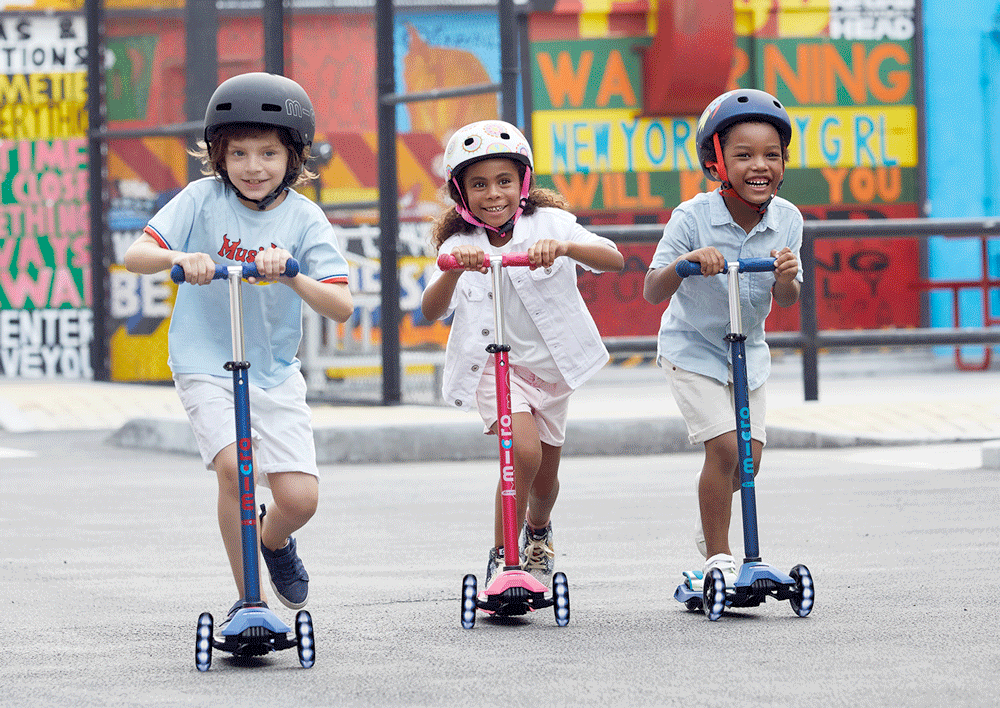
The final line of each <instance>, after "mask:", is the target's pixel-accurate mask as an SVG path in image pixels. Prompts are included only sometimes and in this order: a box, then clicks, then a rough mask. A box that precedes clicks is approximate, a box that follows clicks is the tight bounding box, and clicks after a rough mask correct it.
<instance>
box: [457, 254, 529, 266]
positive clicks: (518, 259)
mask: <svg viewBox="0 0 1000 708" xmlns="http://www.w3.org/2000/svg"><path fill="white" fill-rule="evenodd" d="M437 263H438V268H440V269H441V270H457V269H459V268H461V267H462V266H461V265H460V264H459V262H458V261H457V260H456V259H455V256H453V255H451V254H450V253H442V254H441V255H440V256H438V261H437ZM500 265H501V266H528V267H531V260H530V259H529V258H528V254H527V253H505V254H503V255H502V256H501V257H500ZM483 266H484V267H486V268H489V267H490V256H489V254H488V253H487V254H484V255H483Z"/></svg>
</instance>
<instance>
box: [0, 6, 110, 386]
mask: <svg viewBox="0 0 1000 708" xmlns="http://www.w3.org/2000/svg"><path fill="white" fill-rule="evenodd" d="M86 39H87V37H86V26H85V23H84V21H83V18H82V16H80V15H70V14H66V15H60V14H51V15H46V16H39V15H31V16H28V15H18V14H17V13H13V12H5V13H4V14H3V16H2V17H0V67H2V70H0V175H2V178H0V180H2V181H0V197H2V204H0V219H2V223H3V231H2V232H0V376H4V377H19V378H28V379H34V378H91V377H92V376H93V369H92V367H91V362H90V341H91V339H92V326H91V321H92V317H91V310H90V302H89V301H90V248H89V210H88V206H87V141H86V132H87V125H88V122H87V112H86V102H87V78H86V66H85V62H86Z"/></svg>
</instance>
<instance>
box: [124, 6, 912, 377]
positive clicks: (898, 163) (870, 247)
mask: <svg viewBox="0 0 1000 708" xmlns="http://www.w3.org/2000/svg"><path fill="white" fill-rule="evenodd" d="M137 2H138V0H137ZM676 4H677V3H674V2H670V1H669V0H661V1H660V2H658V3H652V2H644V1H642V0H628V1H622V2H618V1H612V2H607V1H606V0H600V1H598V0H540V1H539V2H536V3H534V4H533V7H534V8H535V11H534V12H533V13H532V14H531V15H530V17H529V18H528V40H529V44H528V47H527V52H526V56H527V57H528V63H527V65H526V66H525V67H524V71H523V74H522V80H523V81H524V84H525V87H526V88H527V94H528V95H529V96H530V105H527V106H525V107H524V109H525V113H526V115H530V119H529V120H528V121H527V126H526V127H527V128H528V129H529V130H530V132H531V134H532V140H533V144H534V151H535V159H536V165H535V168H536V175H537V177H538V180H539V182H540V184H542V185H543V186H548V187H551V188H555V189H557V190H559V191H560V192H561V193H562V194H563V195H565V196H566V198H567V199H568V200H569V201H570V203H571V205H572V210H573V211H574V213H576V214H577V216H578V217H579V218H580V219H581V221H583V222H584V223H591V224H601V223H664V222H665V221H666V220H667V219H668V218H669V215H670V212H671V210H672V209H673V208H674V206H676V205H677V204H678V203H680V202H681V201H683V200H685V199H688V198H690V197H692V196H693V195H695V194H697V193H698V192H700V191H703V190H706V189H711V188H714V187H715V185H714V184H708V183H706V181H705V179H704V176H703V175H702V172H701V170H700V168H699V167H698V164H697V158H696V151H695V146H694V133H695V123H696V120H697V115H694V114H692V115H654V114H652V113H650V112H649V111H648V110H647V108H646V106H645V105H644V98H643V95H644V92H643V81H644V80H643V76H644V74H643V71H644V69H643V61H648V60H649V57H650V54H649V52H650V51H651V48H652V47H653V45H654V43H655V39H656V37H657V33H658V31H659V30H660V24H659V23H660V19H661V18H660V16H659V14H658V13H660V12H662V13H667V12H671V11H674V10H676V8H675V7H674V5H676ZM455 12H456V11H451V10H441V11H421V12H407V11H405V10H400V9H399V8H397V13H396V26H395V29H394V38H395V56H396V71H395V76H396V90H397V91H399V92H415V91H425V90H428V89H434V88H449V87H455V86H461V85H467V84H472V83H498V82H499V81H500V67H499V63H500V57H499V55H500V51H499V29H498V25H497V19H496V15H495V13H490V12H475V11H473V12H463V13H462V21H461V22H456V21H455ZM913 13H914V7H913V2H912V0H909V2H907V1H906V0H904V1H903V2H894V3H888V4H887V3H884V2H881V1H877V0H857V1H855V2H851V3H829V2H820V3H805V4H804V3H802V2H801V1H800V0H733V36H732V40H733V41H732V43H731V46H732V47H733V55H732V60H731V68H730V73H729V76H728V77H724V81H723V84H722V85H723V86H724V87H737V86H743V87H756V88H762V89H764V90H767V91H770V92H772V93H774V94H775V95H777V96H778V97H779V98H780V99H781V100H782V101H783V102H784V103H785V105H786V106H787V107H788V110H789V113H790V115H791V117H792V123H793V129H794V133H793V141H792V149H791V160H790V162H789V164H788V169H787V172H786V178H785V182H784V185H783V187H782V192H781V193H782V195H783V196H785V197H786V198H788V199H790V200H792V201H793V202H794V203H796V204H797V205H798V206H799V207H800V208H801V209H802V211H803V213H804V214H805V216H806V218H807V219H839V218H890V217H908V216H916V215H917V213H918V211H917V207H916V198H917V197H916V191H917V189H916V180H917V167H918V166H917V157H916V145H917V132H916V108H915V105H914V86H913V81H914V75H915V73H914V57H913V24H914V23H913V17H914V14H913ZM220 25H221V30H220V33H219V56H220V59H219V62H220V79H224V78H227V77H228V76H231V75H234V74H237V73H241V72H244V71H255V70H261V69H262V51H259V52H257V51H248V49H247V48H248V47H249V48H252V47H262V46H263V30H262V26H261V23H260V20H259V18H255V17H248V16H243V15H241V16H236V15H232V16H229V15H225V14H224V15H223V16H222V17H221V18H220ZM108 33H109V40H108V48H109V51H110V53H111V54H112V56H113V62H111V65H110V68H109V76H108V81H109V85H108V88H109V90H108V115H109V124H110V127H112V128H136V127H141V126H156V125H165V124H170V123H177V122H181V121H183V120H184V119H185V117H184V115H183V104H182V101H181V100H180V99H179V98H178V97H179V96H181V95H183V86H184V76H183V56H184V51H183V48H184V44H183V42H184V37H183V35H184V32H183V26H182V23H181V21H180V20H179V19H176V18H174V19H172V18H169V17H167V18H164V17H158V18H156V19H155V21H154V19H152V18H145V19H144V18H143V17H142V16H141V15H138V14H137V13H134V12H132V13H129V14H128V15H121V16H115V15H114V13H113V12H112V13H111V14H110V16H109V20H108ZM288 45H289V46H288V52H287V57H288V60H287V63H286V66H287V67H288V73H289V75H290V76H292V77H293V78H295V79H296V80H298V81H300V82H301V83H302V84H303V86H304V87H305V88H306V90H307V91H308V92H309V94H310V95H311V96H312V97H313V101H314V104H315V105H316V107H317V141H321V142H325V143H327V144H329V146H330V157H329V159H328V160H327V161H325V162H324V163H322V164H319V165H318V166H317V167H318V171H319V173H320V180H319V181H318V182H317V183H316V184H314V185H312V186H311V187H309V188H306V189H305V190H304V192H305V193H306V194H308V195H309V196H310V197H313V198H315V199H316V200H317V201H319V202H320V203H322V204H323V205H324V208H325V209H326V211H327V214H328V216H329V217H330V219H331V221H332V222H333V223H334V224H335V226H336V229H337V234H338V239H339V240H340V246H341V248H342V249H343V250H345V251H346V252H347V255H348V259H349V261H350V263H351V266H352V272H351V287H352V289H353V290H354V291H355V292H357V293H360V294H368V296H369V297H367V301H368V302H372V301H374V300H375V295H376V294H377V293H378V291H379V262H378V230H377V228H376V226H375V225H376V223H377V212H376V210H375V209H374V208H373V203H374V202H375V200H376V199H377V196H378V166H377V153H378V146H377V141H376V116H375V106H376V96H375V82H374V76H375V37H374V26H373V20H372V18H371V17H370V16H369V15H367V14H364V13H350V12H336V11H328V12H327V11H315V12H309V13H296V14H295V15H294V16H293V18H292V22H291V25H290V28H289V31H288ZM644 55H645V58H644ZM499 109H500V106H499V104H498V100H497V97H496V96H494V95H485V96H478V97H468V98H463V99H448V100H442V101H434V102H422V103H412V104H405V105H400V106H399V107H398V109H397V123H398V127H399V135H398V140H397V152H398V156H399V159H398V174H399V198H400V215H401V218H402V220H403V222H404V225H403V227H402V231H401V234H400V244H401V252H400V269H401V273H400V277H401V285H402V298H401V306H402V309H403V318H402V325H401V337H402V343H403V346H404V347H415V346H427V345H430V346H443V344H444V342H445V340H446V337H447V327H445V326H443V325H442V324H441V323H429V322H425V321H424V320H423V319H422V318H421V316H420V314H419V301H420V295H421V293H422V289H423V287H424V284H425V283H426V279H427V276H428V273H429V272H430V270H431V269H432V268H433V260H432V259H431V258H430V257H429V254H428V253H427V236H428V233H429V229H430V220H431V219H432V218H433V217H434V216H435V215H436V214H437V213H439V211H440V210H441V209H442V208H443V206H444V203H443V200H442V192H441V189H440V186H441V183H442V179H443V175H442V174H441V165H440V162H441V155H442V152H443V147H444V144H445V142H446V141H447V138H448V136H449V135H450V134H451V132H452V131H453V130H454V129H455V128H457V127H459V126H461V125H463V124H465V123H467V122H469V121H472V120H478V119H483V118H490V117H497V116H498V115H499ZM108 169H109V174H110V177H111V194H112V213H111V214H110V215H109V216H110V219H109V221H110V223H111V226H112V241H113V251H114V253H115V254H116V260H118V261H119V262H120V254H121V252H122V251H123V249H124V248H125V247H127V245H128V243H130V242H131V240H132V239H133V238H134V237H135V236H136V235H137V234H138V233H139V231H140V230H141V228H142V225H143V224H144V223H145V221H146V220H147V219H148V218H149V216H150V215H151V214H152V213H154V212H155V210H156V209H158V208H159V206H160V205H161V204H162V203H164V202H165V200H167V199H169V198H170V196H172V195H173V194H174V193H175V192H176V190H178V189H180V188H181V187H182V186H183V184H184V181H185V179H186V157H185V154H184V146H183V144H182V143H181V141H179V140H177V139H169V138H145V139H133V140H116V141H112V142H111V143H110V145H109V158H108ZM621 248H622V251H623V252H624V253H625V256H626V269H625V273H623V274H622V275H620V276H615V277H612V276H594V275H591V274H582V275H581V278H580V287H581V290H582V292H583V293H584V294H585V297H586V299H587V300H588V303H589V305H590V307H591V310H592V311H593V312H594V314H595V318H596V319H597V321H598V324H599V326H600V328H601V331H602V333H603V334H604V335H605V336H629V337H632V336H639V337H644V336H652V335H653V334H654V333H655V331H656V329H657V326H658V321H659V316H660V312H661V311H662V306H661V307H652V306H649V305H648V304H647V303H645V301H643V300H642V297H641V290H642V288H641V286H642V278H643V276H644V273H645V270H646V265H647V264H648V262H649V259H650V257H651V256H652V251H653V248H654V244H653V243H641V244H623V245H622V246H621ZM920 257H921V254H920V253H919V251H918V248H917V246H916V244H915V243H913V242H910V241H909V240H906V239H896V240H891V241H881V240H857V239H850V240H823V241H820V242H819V243H818V244H817V259H818V262H819V271H818V272H817V273H816V275H815V277H816V279H817V289H818V295H819V321H820V326H821V327H822V328H828V329H840V328H870V327H882V326H897V327H899V326H914V325H919V324H920V319H919V318H920V313H919V305H918V303H919V298H918V297H917V296H916V287H915V286H916V283H917V281H918V279H919V277H920V272H919V271H920ZM173 287H174V286H173V285H172V284H170V283H169V282H167V281H166V279H165V278H163V277H152V278H150V277H142V278H140V277H137V276H133V275H130V274H127V273H125V272H124V269H122V268H120V267H117V266H114V267H113V273H112V291H113V300H114V303H115V311H114V313H113V315H114V321H115V332H114V336H113V340H112V352H111V354H112V375H113V377H114V378H120V379H145V378H154V379H155V378H166V377H167V376H169V372H168V371H167V369H166V364H165V361H166V347H165V332H166V323H167V319H168V317H169V311H170V306H171V302H172V297H173V292H174V290H173ZM359 300H360V299H359ZM624 311H628V312H629V317H627V318H626V317H622V316H621V313H622V312H624ZM362 319H364V320H365V322H364V324H365V325H366V326H365V327H361V326H360V325H361V324H362V323H361V320H362ZM797 326H798V312H797V309H796V308H792V309H790V310H785V309H779V308H776V310H775V311H774V312H773V313H772V318H771V321H770V322H769V327H770V328H771V329H794V328H796V327H797ZM362 332H363V333H364V334H363V335H362V334H360V333H362ZM341 334H342V335H343V336H344V337H345V341H347V342H348V344H350V340H351V338H352V337H358V336H364V337H370V338H371V339H372V342H376V343H377V341H378V339H379V337H380V334H379V330H378V308H377V307H369V308H367V309H366V308H359V310H358V311H357V312H356V314H355V318H354V320H353V321H352V323H349V324H348V326H347V327H345V328H342V329H341ZM369 343H371V342H369Z"/></svg>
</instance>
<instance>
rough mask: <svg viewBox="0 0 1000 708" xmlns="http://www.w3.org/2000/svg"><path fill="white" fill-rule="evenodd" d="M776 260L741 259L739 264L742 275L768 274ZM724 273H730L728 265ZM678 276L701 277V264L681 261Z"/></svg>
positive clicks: (723, 270)
mask: <svg viewBox="0 0 1000 708" xmlns="http://www.w3.org/2000/svg"><path fill="white" fill-rule="evenodd" d="M774 262H775V259H774V258H741V259H739V261H737V263H739V272H740V273H766V272H768V271H772V270H774ZM722 272H723V273H728V272H729V264H728V263H727V264H726V265H725V267H724V268H723V269H722ZM677 275H679V276H681V277H682V278H686V277H688V276H689V275H701V263H698V262H697V261H681V262H680V263H678V264H677Z"/></svg>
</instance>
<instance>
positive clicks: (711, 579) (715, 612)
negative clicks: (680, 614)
mask: <svg viewBox="0 0 1000 708" xmlns="http://www.w3.org/2000/svg"><path fill="white" fill-rule="evenodd" d="M701 597H702V600H703V604H704V607H705V614H706V615H708V618H709V619H710V620H712V621H713V622H716V621H718V619H719V618H720V617H722V611H723V610H725V609H726V576H724V575H723V574H722V571H721V570H719V569H718V568H712V569H711V570H710V571H709V572H708V574H706V575H705V580H704V585H703V586H702V591H701Z"/></svg>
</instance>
